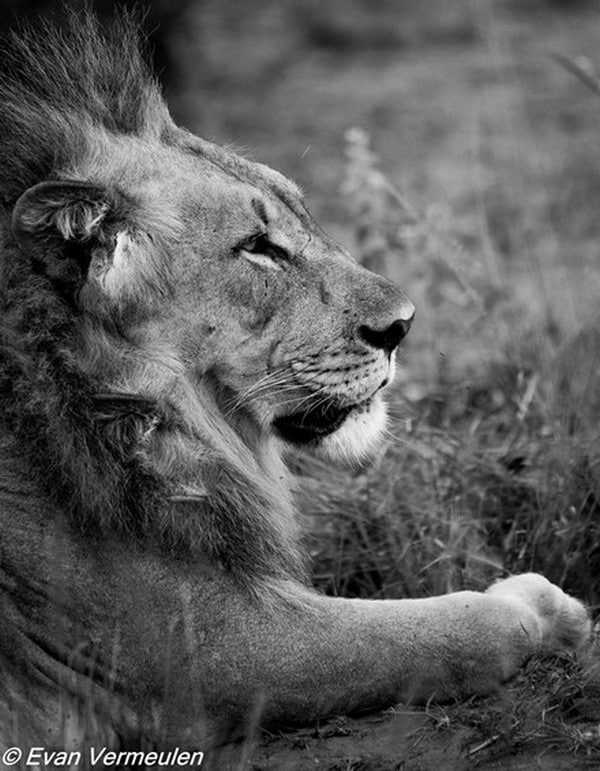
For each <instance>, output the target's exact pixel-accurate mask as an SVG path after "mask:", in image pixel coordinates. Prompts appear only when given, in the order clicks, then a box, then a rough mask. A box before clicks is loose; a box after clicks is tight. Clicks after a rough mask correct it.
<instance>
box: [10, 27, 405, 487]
mask: <svg viewBox="0 0 600 771" xmlns="http://www.w3.org/2000/svg"><path fill="white" fill-rule="evenodd" d="M87 24H88V26H89V24H90V22H89V21H88V22H87ZM78 25H79V27H80V25H81V21H79V20H78V21H77V22H76V24H72V27H73V29H72V30H71V35H72V36H74V37H75V38H76V39H75V42H74V43H72V44H71V46H70V50H69V51H68V52H65V49H64V47H63V48H61V47H60V46H59V45H58V42H57V40H56V39H55V38H54V37H53V36H52V34H48V35H46V37H45V38H39V39H36V40H31V41H29V45H28V46H21V48H20V49H19V51H18V57H16V58H14V60H13V62H12V64H11V66H12V73H11V79H10V80H9V79H6V81H5V85H4V86H3V91H2V94H1V96H2V100H3V102H4V115H5V116H8V118H7V119H4V120H3V125H2V131H3V136H7V137H8V138H9V141H8V142H4V147H3V149H2V151H1V157H0V174H1V178H0V185H1V186H2V190H3V193H4V199H5V201H7V202H9V205H8V207H7V212H9V213H10V218H11V224H10V227H7V228H6V232H5V235H4V240H5V251H6V254H7V255H9V256H8V257H5V265H4V272H5V284H6V286H7V292H8V293H7V297H8V309H9V313H8V315H9V318H11V317H12V318H13V322H12V327H13V328H19V330H20V331H21V332H23V331H25V333H26V334H25V337H26V338H27V335H29V338H28V340H26V342H25V343H23V345H24V346H25V348H27V346H30V347H31V346H32V345H33V342H35V340H37V337H36V335H37V336H38V337H39V335H40V334H41V333H40V329H39V327H40V325H42V326H43V324H44V322H43V321H41V320H40V314H39V313H37V315H36V314H33V315H32V314H31V313H30V314H29V316H28V317H26V316H27V314H26V313H25V311H23V308H24V307H26V306H27V303H33V300H31V299H28V300H27V301H26V303H25V305H24V304H23V298H24V297H25V296H28V295H27V293H28V291H29V288H31V287H34V288H35V291H36V292H37V295H36V296H37V297H38V301H37V306H39V305H40V301H39V297H40V296H41V294H40V293H43V296H44V301H43V302H44V304H45V308H46V311H45V313H46V316H48V314H49V312H50V311H49V310H48V309H49V308H53V309H54V310H55V312H56V314H58V315H59V316H60V318H61V319H63V318H64V319H67V320H68V323H67V321H65V324H66V326H65V324H63V326H62V327H61V329H63V332H62V338H61V343H60V346H59V347H58V348H56V346H55V351H54V354H53V355H54V360H56V358H57V357H60V356H63V355H64V353H65V350H68V358H69V362H70V366H71V367H73V366H74V365H73V362H75V365H76V366H75V368H76V370H77V372H78V375H79V376H81V377H82V378H84V379H85V382H86V383H87V384H88V386H89V389H88V390H89V392H90V394H91V396H90V398H91V399H92V400H93V399H100V401H101V400H102V397H103V396H107V395H108V396H107V398H109V397H110V398H113V400H115V399H119V398H121V399H122V401H124V402H127V399H129V400H132V399H134V398H142V399H146V400H149V401H151V402H152V403H153V404H155V405H158V407H156V409H155V410H154V412H153V413H152V415H150V417H149V418H148V420H147V421H146V422H143V421H140V424H139V426H137V425H136V427H135V429H132V431H133V433H134V434H135V436H134V437H133V439H132V438H131V437H128V441H129V440H131V443H132V449H131V454H132V456H133V455H134V456H135V457H137V458H140V457H143V458H144V462H145V463H146V465H147V466H148V464H149V465H150V466H151V467H152V468H154V469H158V470H159V471H160V474H161V475H162V478H163V479H166V480H167V481H168V483H169V485H170V489H171V491H175V492H176V493H178V494H179V495H180V497H184V496H185V495H186V494H187V493H190V491H192V492H193V491H194V490H195V491H198V489H200V488H202V486H203V485H202V484H201V481H202V482H205V480H200V479H199V477H201V476H202V475H199V474H198V468H200V467H202V464H207V463H210V461H211V458H217V457H221V458H223V457H225V458H227V461H228V462H230V463H232V464H233V465H235V466H236V468H238V470H239V471H240V473H244V472H245V473H250V471H251V469H252V468H254V469H255V478H257V477H259V476H260V474H261V473H263V474H266V475H267V476H270V477H271V478H273V479H275V478H276V477H277V476H278V475H279V476H280V475H281V472H280V467H279V465H278V463H277V460H276V457H277V456H279V455H280V450H281V447H282V445H286V444H287V445H302V446H306V447H309V448H311V449H313V450H314V451H315V452H318V453H320V454H321V455H323V456H326V457H328V458H335V459H339V458H342V459H348V458H350V459H351V458H356V457H358V456H360V455H362V454H363V453H364V452H365V451H367V450H369V449H370V448H371V447H372V445H373V444H374V442H375V441H376V440H377V438H378V436H379V435H380V433H381V430H382V427H383V424H384V419H385V407H384V405H383V401H382V398H381V389H382V388H383V387H384V386H385V385H386V384H387V383H389V382H390V381H391V379H392V377H393V370H394V361H393V357H394V351H395V349H396V347H397V346H398V344H399V343H400V341H401V340H402V338H403V337H404V335H405V334H406V332H407V331H408V328H409V326H410V323H411V319H412V316H413V312H414V309H413V306H412V305H411V303H410V302H409V301H408V300H407V299H406V298H405V296H404V295H403V294H402V292H401V291H400V289H398V288H397V287H396V286H394V285H393V284H392V283H391V282H389V281H388V280H386V279H385V278H382V277H381V276H378V275H375V274H373V273H370V272H368V271H367V270H365V269H363V268H362V267H360V266H359V265H358V264H357V263H356V262H355V261H354V260H353V259H352V258H351V257H350V256H349V254H348V253H347V252H346V251H345V250H344V249H343V248H342V247H340V246H339V245H337V244H336V243H334V242H333V241H332V240H331V239H330V238H328V237H327V236H326V235H325V234H324V233H323V232H322V231H321V230H320V229H319V228H318V226H317V225H316V224H315V222H314V221H313V219H312V218H311V216H310V215H309V214H308V212H307V210H306V208H305V206H304V203H303V201H302V196H301V194H300V192H299V190H298V188H297V187H296V186H295V185H294V184H293V183H291V182H290V181H289V180H287V179H286V178H285V177H283V176H282V175H280V174H278V173H277V172H275V171H272V170H271V169H269V168H267V167H265V166H262V165H260V164H257V163H251V162H249V161H246V160H243V159H242V158H240V157H239V156H237V155H235V154H234V153H232V152H230V151H228V150H224V149H222V148H219V147H217V146H215V145H213V144H210V143H207V142H204V141H202V140H200V139H198V138H196V137H195V136H193V135H192V134H190V133H188V132H186V131H184V130H182V129H179V128H177V127H176V126H175V125H174V124H173V122H172V120H171V119H170V117H169V115H168V112H167V110H166V108H165V106H164V103H163V102H162V99H161V97H160V95H159V92H158V89H157V86H156V84H155V83H154V81H153V80H152V78H151V77H150V76H149V75H148V73H147V72H146V70H145V68H144V66H143V65H142V64H141V61H140V60H139V58H138V57H137V54H135V53H132V51H134V50H135V46H133V45H131V34H126V32H127V29H128V27H127V24H126V32H125V33H124V32H123V31H122V30H121V32H120V34H119V35H117V36H116V37H115V40H117V41H119V42H118V44H115V43H114V42H113V43H112V48H111V47H110V46H108V47H107V46H106V43H105V42H102V41H101V43H100V42H98V41H99V40H100V36H99V34H98V32H97V31H92V33H91V34H90V32H89V30H88V32H87V33H86V32H85V30H84V32H82V31H81V29H80V28H79V27H78ZM90 40H92V43H93V41H96V43H95V45H96V46H97V47H98V49H99V50H101V51H102V53H101V54H98V55H97V56H96V58H95V59H94V57H90V56H89V55H88V56H86V55H85V51H86V50H89V46H90ZM24 50H26V54H25V55H24ZM59 50H60V51H62V52H61V53H58V51H59ZM107 58H108V59H110V61H108V62H107V63H106V64H105V65H104V66H103V69H102V72H103V73H104V75H106V73H107V72H108V73H111V74H110V77H111V78H114V79H115V82H114V83H113V82H112V81H111V82H108V83H107V82H106V80H102V79H101V78H100V77H99V76H98V72H97V71H95V69H96V70H97V69H98V62H99V61H101V60H106V59H107ZM57 59H58V63H57ZM40 60H41V61H45V62H46V73H47V74H46V75H45V76H43V75H42V74H41V69H40V67H39V66H38V65H37V64H36V63H35V61H40ZM122 60H126V63H125V64H124V63H123V61H122ZM15 62H16V64H15ZM34 66H35V71H36V73H37V75H38V79H37V81H36V82H35V87H34V88H32V86H31V83H32V79H31V77H30V75H27V73H30V71H31V69H32V67H34ZM94 68H95V69H94ZM124 69H126V70H127V72H126V73H125V72H124ZM22 73H25V74H26V76H22ZM48 73H51V74H50V75H49V74H48ZM119 79H120V80H119ZM117 80H118V81H119V82H118V86H116V87H115V88H113V86H115V85H116V81H117ZM24 104H26V109H23V105H24ZM15 244H16V245H17V247H18V248H17V249H15V248H14V246H15ZM34 304H35V303H34ZM27 307H28V306H27ZM32 318H35V324H36V325H37V327H36V331H35V334H33V333H31V330H29V329H28V325H31V324H32V323H33V322H32V320H31V319H32ZM46 323H48V322H47V321H46ZM60 324H62V322H60ZM60 324H58V325H56V324H55V326H58V327H60ZM67 327H68V334H67V333H66V332H65V331H64V330H65V329H67ZM57 334H58V333H57ZM32 341H33V342H32ZM36 344H37V343H36ZM52 366H54V365H52ZM125 411H126V410H125ZM63 414H64V410H63ZM105 423H107V424H108V423H110V421H109V420H108V419H106V420H105ZM136 431H137V433H136ZM125 433H126V432H121V434H119V436H120V437H122V436H124V434H125ZM123 441H125V440H123ZM174 494H175V493H174ZM190 495H192V493H190Z"/></svg>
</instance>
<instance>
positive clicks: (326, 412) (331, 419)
mask: <svg viewBox="0 0 600 771" xmlns="http://www.w3.org/2000/svg"><path fill="white" fill-rule="evenodd" d="M370 401H371V400H370V399H367V400H366V401H364V402H361V403H360V404H352V405H350V406H347V405H346V406H343V407H342V406H341V405H340V404H338V403H336V402H334V401H328V402H325V403H322V404H318V405H316V406H314V407H308V408H307V409H304V410H301V411H299V412H293V413H291V414H289V415H281V416H279V417H278V418H275V421H274V423H273V425H274V426H275V428H276V429H277V431H278V433H279V435H280V436H281V438H282V439H285V440H286V441H287V442H291V443H292V444H309V443H310V442H314V441H316V440H318V439H321V438H322V437H324V436H327V435H328V434H332V433H333V432H334V431H337V430H338V428H340V426H341V425H342V423H343V422H344V421H345V420H346V418H347V417H348V416H349V415H350V414H351V413H352V412H356V411H361V412H362V411H363V410H364V409H366V408H367V407H368V405H369V403H370Z"/></svg>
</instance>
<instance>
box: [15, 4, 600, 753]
mask: <svg viewBox="0 0 600 771" xmlns="http://www.w3.org/2000/svg"><path fill="white" fill-rule="evenodd" d="M137 40H138V33H137V29H136V25H135V22H134V21H132V20H131V19H130V18H128V17H127V16H121V18H120V20H118V21H117V24H116V27H115V29H114V30H113V31H112V32H108V33H106V32H102V31H101V30H100V29H99V27H98V25H97V23H96V22H95V20H94V19H93V17H92V16H91V15H90V14H89V13H84V14H83V15H76V14H71V16H70V18H69V21H68V23H67V26H66V28H65V30H64V31H63V32H59V31H57V30H56V29H55V28H54V27H49V26H45V27H43V29H42V32H41V33H39V32H32V31H29V32H25V33H22V34H20V35H17V36H12V37H10V39H8V40H6V41H4V44H3V45H2V44H0V51H2V65H1V68H0V136H1V137H2V139H1V141H0V202H1V210H0V254H1V259H2V263H1V274H2V280H1V297H0V303H1V306H2V322H1V324H0V619H1V620H0V751H1V750H3V749H4V747H5V746H8V745H9V744H12V745H14V744H16V743H18V742H17V741H16V740H17V739H19V741H20V740H21V739H23V728H24V727H26V728H27V730H28V731H29V737H28V738H29V739H30V740H31V741H32V742H35V744H36V745H41V744H45V746H47V747H50V746H52V747H56V746H60V747H63V748H64V747H66V746H67V745H68V746H72V747H74V748H81V744H82V742H84V741H88V742H89V741H90V738H91V737H90V734H89V731H88V728H89V725H87V723H86V720H87V718H88V717H89V716H90V714H93V717H94V731H95V733H94V737H95V739H96V741H97V742H99V743H101V744H106V743H112V742H117V741H118V740H119V739H120V740H122V741H123V742H126V743H127V744H128V745H131V744H137V745H138V746H139V745H140V744H142V743H143V744H144V746H147V743H148V742H150V743H151V744H154V745H161V744H167V745H176V746H181V747H183V746H194V747H195V748H199V749H206V748H207V747H208V746H209V744H210V743H211V742H218V741H222V740H223V739H224V738H227V737H229V736H231V735H232V732H236V731H237V732H238V733H239V731H240V730H243V729H244V726H245V725H247V724H248V721H249V720H250V721H252V720H254V719H255V717H256V713H257V709H258V707H257V705H259V706H260V707H261V709H262V718H263V719H264V720H266V721H268V722H271V723H281V722H298V721H312V720H315V719H317V718H319V717H321V716H326V715H329V714H338V713H340V712H344V711H351V710H358V709H366V708H372V707H377V706H383V705H385V704H389V703H392V702H393V701H394V700H398V699H400V698H401V697H402V696H406V695H407V694H408V695H410V696H411V697H415V698H420V699H424V700H427V699H429V698H430V697H431V696H432V695H434V694H435V695H436V696H438V697H446V698H447V697H455V696H457V695H465V694H471V693H479V692H483V691H486V690H490V689H493V688H495V687H497V685H498V683H499V682H500V681H501V680H503V679H505V678H506V677H508V676H510V674H512V673H514V672H515V671H516V668H517V667H518V666H519V665H520V664H521V663H522V662H523V661H524V660H526V658H527V657H528V656H530V655H531V654H532V653H533V652H535V651H536V650H539V649H540V648H541V647H543V646H544V645H548V646H550V647H553V648H557V647H559V648H560V647H575V648H576V647H578V646H579V645H580V644H583V642H585V639H586V636H587V634H588V632H589V623H588V620H587V616H586V613H585V610H584V609H583V608H582V607H581V605H580V604H579V603H577V602H576V601H574V600H572V599H571V598H569V597H566V596H565V595H564V594H563V593H562V592H561V591H560V590H559V589H558V588H556V587H553V586H552V585H551V584H549V583H548V582H547V581H545V579H542V578H541V577H535V578H531V577H529V578H527V577H523V578H521V577H517V578H515V579H510V583H507V584H506V585H505V586H504V588H502V587H501V588H500V589H499V590H496V591H495V592H491V593H489V594H487V595H486V594H478V593H472V592H470V593H457V594H451V595H448V596H444V597H439V598H429V599H427V600H414V601H413V600H406V601H398V602H383V601H381V602H376V601H364V602H363V601H358V600H344V599H338V598H328V597H321V596H319V595H318V594H316V593H315V592H314V591H312V590H311V589H310V588H309V587H308V586H307V583H308V582H307V580H306V578H307V575H306V574H307V571H306V567H305V560H304V556H303V551H302V548H301V545H300V537H299V525H298V522H297V517H296V513H295V510H294V506H293V502H292V495H291V484H290V477H289V473H288V472H287V470H286V467H285V464H284V462H283V448H285V447H286V446H288V447H289V446H290V445H298V444H307V445H308V446H309V447H311V448H312V449H313V450H314V451H315V452H318V453H321V455H322V457H326V458H330V459H339V458H340V457H346V456H350V457H353V458H357V457H360V455H361V454H362V453H364V451H365V450H367V449H368V448H369V447H370V446H371V445H372V444H373V443H374V442H375V441H376V440H377V438H378V436H379V435H380V433H381V430H382V428H383V424H384V420H385V407H384V404H383V402H382V400H381V398H380V394H379V391H380V389H381V388H382V387H383V385H385V384H386V383H387V382H388V380H389V378H390V377H391V376H392V374H393V364H392V361H391V358H392V355H393V351H394V349H395V347H396V346H397V345H398V343H399V342H400V339H401V337H402V336H403V334H405V332H406V330H407V328H408V325H409V324H410V320H411V318H412V314H413V311H414V309H413V307H412V305H411V304H410V303H409V302H408V301H407V300H406V298H405V297H404V295H403V294H402V292H401V291H400V289H399V288H398V287H395V286H394V285H393V284H391V282H389V281H387V280H386V279H384V278H382V277H379V276H376V275H375V274H371V273H369V272H368V271H366V270H364V269H363V268H361V267H360V266H358V265H357V264H356V263H355V262H354V261H353V260H352V259H351V258H350V256H349V255H348V254H347V253H346V252H345V250H344V249H342V248H341V247H339V246H337V245H336V244H335V243H334V242H333V241H331V240H329V239H328V238H327V237H326V236H325V235H324V234H323V233H322V232H321V231H320V229H319V228H318V226H317V225H316V224H315V223H314V221H313V220H312V219H311V218H310V216H309V215H308V213H307V212H306V210H305V208H304V205H303V203H302V200H301V198H300V194H299V191H298V190H297V188H296V187H295V186H294V185H293V184H292V183H290V182H289V181H287V180H286V179H285V178H284V177H282V176H281V175H280V174H278V173H277V172H274V171H272V170H270V169H268V168H266V167H264V166H260V165H259V164H254V163H250V162H249V161H246V160H244V159H242V158H240V157H238V156H237V155H235V154H234V153H232V152H230V151H227V150H223V149H221V148H218V147H217V146H215V145H211V144H210V143H207V142H204V141H202V140H200V139H198V138H196V137H194V136H193V135H191V134H189V133H188V132H186V131H183V130H181V129H179V128H177V127H176V126H175V125H174V124H173V122H172V121H171V119H170V117H169V115H168V112H167V109H166V107H165V105H164V103H163V101H162V99H161V97H160V92H159V90H158V87H157V85H156V83H155V81H154V80H153V78H152V76H151V75H150V73H149V71H148V69H147V67H146V65H145V64H144V63H143V58H142V57H141V55H140V54H139V50H138V43H137ZM96 712H97V714H96ZM96 718H97V720H96ZM67 724H68V725H67ZM65 725H67V727H68V730H67V729H66V728H65Z"/></svg>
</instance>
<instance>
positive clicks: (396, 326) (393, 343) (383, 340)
mask: <svg viewBox="0 0 600 771" xmlns="http://www.w3.org/2000/svg"><path fill="white" fill-rule="evenodd" d="M414 317H415V311H414V308H412V309H411V311H410V314H407V316H406V318H401V319H396V320H395V321H393V322H392V323H391V324H390V325H389V327H385V329H374V328H373V327H369V326H366V325H363V326H361V327H359V330H358V333H359V335H360V336H361V337H362V339H363V340H364V341H365V343H368V344H369V345H371V346H373V348H379V349H380V350H384V351H387V352H388V353H392V351H393V350H394V349H395V348H397V347H398V346H399V345H400V343H401V342H402V340H404V338H405V337H406V335H407V334H408V330H409V329H410V328H411V326H412V322H413V319H414Z"/></svg>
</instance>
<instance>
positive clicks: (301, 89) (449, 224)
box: [0, 0, 600, 606]
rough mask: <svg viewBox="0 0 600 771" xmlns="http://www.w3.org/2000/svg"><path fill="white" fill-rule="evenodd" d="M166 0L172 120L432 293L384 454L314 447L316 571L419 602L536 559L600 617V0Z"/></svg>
mask: <svg viewBox="0 0 600 771" xmlns="http://www.w3.org/2000/svg"><path fill="white" fill-rule="evenodd" d="M69 5H71V6H75V7H77V6H78V3H77V2H71V3H70V4H69ZM90 5H92V6H93V7H94V8H95V9H96V10H97V12H98V13H99V14H100V16H101V17H102V18H103V19H107V20H108V19H109V18H110V16H111V14H112V12H113V10H114V7H115V6H117V5H123V4H119V3H114V2H109V1H108V0H97V2H92V3H90ZM146 8H147V12H146V16H145V22H144V24H145V28H146V30H147V33H148V35H149V37H150V40H151V42H152V44H153V47H154V56H155V65H156V69H157V71H158V72H159V73H160V76H161V79H162V81H163V83H164V90H165V95H166V98H167V101H168V103H169V105H170V108H171V111H172V113H173V115H174V117H175V119H176V120H177V121H178V122H180V123H181V124H183V125H185V126H186V127H188V128H189V129H191V130H192V131H194V132H196V133H198V134H200V135H202V136H204V137H205V138H207V139H212V140H215V141H218V142H219V143H222V144H226V145H230V146H232V147H233V148H234V149H237V150H238V151H240V152H242V153H243V154H245V155H247V156H248V157H251V158H254V159H256V160H260V161H262V162H265V163H268V164H270V165H272V166H274V167H276V168H278V169H279V170H280V171H282V172H284V173H285V174H287V175H289V176H291V177H293V178H294V179H295V180H296V181H297V182H299V183H300V184H301V185H302V186H303V187H304V188H305V190H306V192H307V201H308V205H309V208H310V209H311V210H312V212H313V213H314V215H315V216H316V217H317V219H318V220H319V221H320V223H321V224H322V226H323V227H324V228H325V229H326V230H328V231H329V232H331V233H332V234H334V235H335V236H337V237H338V238H339V240H341V241H342V242H343V243H344V244H345V245H346V246H348V247H349V248H350V249H351V250H352V251H353V252H354V253H355V254H356V255H357V257H358V258H359V259H361V260H362V261H363V262H364V263H365V264H366V265H368V266H370V267H372V268H373V269H376V270H379V271H381V272H384V273H386V274H387V275H389V276H390V277H392V278H393V279H395V280H397V281H399V282H401V283H402V284H404V286H405V288H406V291H407V293H408V295H409V296H410V297H411V299H413V300H414V301H415V303H416V305H417V319H416V323H415V326H414V328H413V331H412V332H411V334H410V336H409V338H408V340H407V343H406V345H405V346H404V347H403V349H402V351H401V354H400V356H399V360H400V361H399V363H400V368H399V369H400V372H399V375H398V378H397V383H396V385H395V387H394V390H393V391H392V394H391V398H390V403H391V412H392V418H393V420H392V423H391V425H390V430H389V433H388V436H387V439H386V443H385V445H384V447H383V448H382V451H381V453H380V455H379V457H378V458H376V459H375V463H374V464H373V465H372V466H370V467H368V468H366V469H355V470H350V471H339V472H338V471H332V470H331V469H322V468H320V467H319V465H318V464H317V463H315V462H314V461H311V460H309V459H303V458H302V459H298V462H297V466H298V468H297V471H298V475H299V476H300V477H301V478H302V481H303V491H304V495H303V509H304V511H305V514H306V516H307V517H308V518H309V520H310V523H311V529H312V533H313V535H312V537H311V539H310V540H309V542H308V547H309V550H310V552H311V555H312V557H313V559H314V562H315V581H316V582H317V583H318V584H319V585H320V586H321V588H323V589H324V590H325V591H327V592H330V593H333V594H347V595H358V596H376V597H392V596H419V595H424V594H425V595H426V594H430V593H432V592H439V591H446V590H449V589H459V588H462V587H465V586H466V587H480V586H483V585H485V584H487V583H488V582H489V580H490V579H491V578H493V577H495V576H501V575H506V574H507V573H509V572H512V571H515V572H516V571H522V570H529V569H533V570H538V571H541V572H543V573H546V574H547V575H548V576H549V577H550V578H552V579H553V580H555V581H557V582H558V583H560V584H561V585H563V586H565V587H566V588H568V589H569V590H570V591H572V592H574V593H576V594H578V595H579V596H581V597H583V598H585V599H587V600H588V601H589V602H590V603H591V604H592V605H593V606H597V605H598V603H600V578H599V576H600V519H599V518H600V508H599V504H598V499H599V497H600V452H599V450H598V446H599V443H598V415H599V410H600V380H599V364H600V325H599V324H598V312H599V298H600V267H599V256H600V254H599V252H600V239H599V235H600V217H599V216H598V206H599V202H600V146H599V145H600V96H599V93H600V86H599V84H598V81H597V79H596V75H595V65H596V62H598V63H600V55H599V54H598V50H599V45H598V44H599V42H600V6H599V4H598V3H597V2H596V1H591V0H590V2H585V1H584V0H581V1H580V2H577V1H576V0H563V1H562V2H560V1H559V0H326V1H325V0H253V1H252V2H245V1H244V0H157V2H153V3H151V4H147V5H146ZM0 12H2V19H3V20H4V23H5V24H12V23H14V21H15V19H16V18H17V17H19V16H20V17H25V18H27V17H33V16H36V15H39V14H42V15H48V14H59V15H60V5H59V4H58V3H53V2H49V1H48V0H0ZM309 472H310V473H309Z"/></svg>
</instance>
